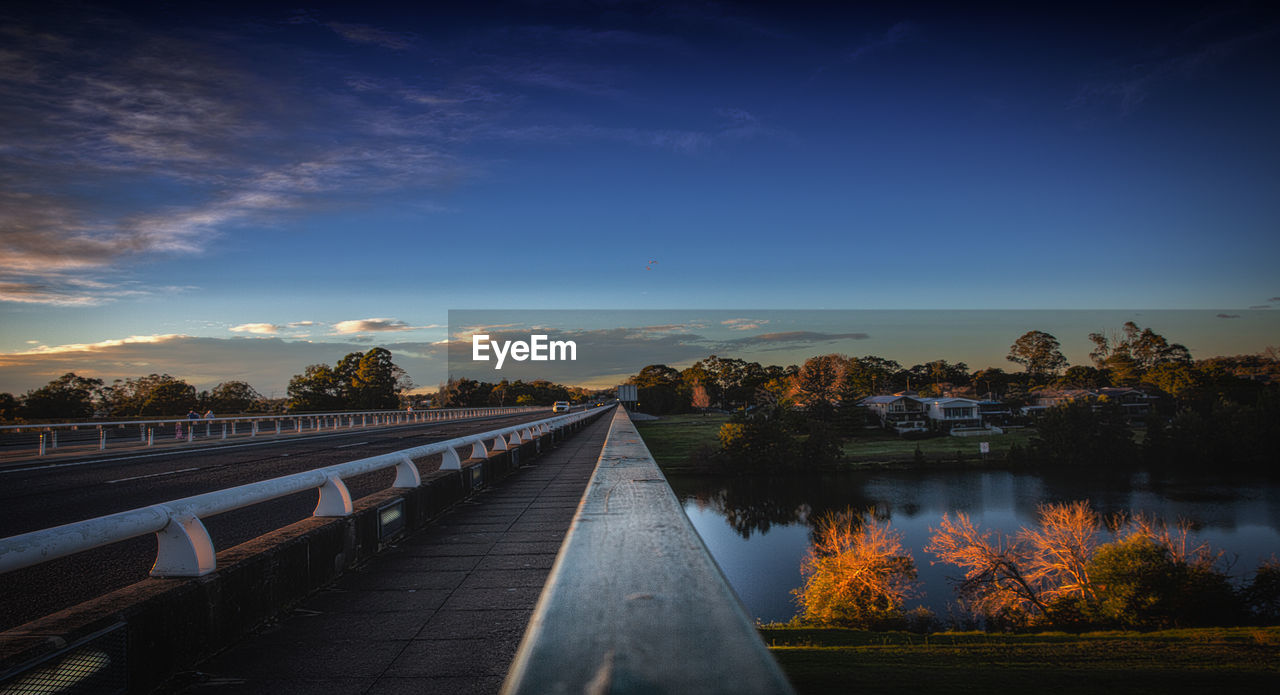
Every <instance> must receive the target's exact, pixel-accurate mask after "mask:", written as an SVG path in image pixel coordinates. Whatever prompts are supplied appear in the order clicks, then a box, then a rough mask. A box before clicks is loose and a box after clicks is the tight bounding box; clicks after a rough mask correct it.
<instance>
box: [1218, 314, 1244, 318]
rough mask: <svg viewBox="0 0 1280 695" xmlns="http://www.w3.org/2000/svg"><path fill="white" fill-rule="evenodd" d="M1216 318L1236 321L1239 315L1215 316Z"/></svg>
mask: <svg viewBox="0 0 1280 695" xmlns="http://www.w3.org/2000/svg"><path fill="white" fill-rule="evenodd" d="M1216 316H1217V317H1218V318H1220V319H1238V318H1240V314H1216Z"/></svg>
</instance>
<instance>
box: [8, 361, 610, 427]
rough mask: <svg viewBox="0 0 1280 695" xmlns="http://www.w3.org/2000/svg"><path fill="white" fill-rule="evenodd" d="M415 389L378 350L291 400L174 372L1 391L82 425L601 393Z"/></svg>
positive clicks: (303, 380)
mask: <svg viewBox="0 0 1280 695" xmlns="http://www.w3.org/2000/svg"><path fill="white" fill-rule="evenodd" d="M411 388H413V382H412V381H411V380H410V379H409V376H408V374H407V373H406V372H405V371H404V369H402V368H400V367H399V366H398V365H397V364H396V363H395V362H394V360H393V358H392V354H391V352H390V351H389V350H387V349H385V348H381V347H375V348H372V349H370V350H368V351H367V352H363V353H361V352H352V353H349V354H347V355H346V356H344V357H343V358H342V359H340V360H338V361H337V362H336V363H334V364H332V365H328V364H312V365H308V366H307V367H306V369H304V370H303V372H302V373H301V374H295V375H293V378H292V379H290V380H289V387H288V396H287V397H286V398H276V399H273V398H267V397H264V396H263V395H262V394H261V393H259V392H258V391H257V390H256V389H254V388H253V386H251V385H249V384H248V383H247V382H244V381H238V380H233V381H224V382H222V383H220V384H218V385H217V386H214V387H213V388H212V389H209V390H207V391H197V390H196V388H195V387H194V386H192V385H191V384H189V383H187V382H186V381H185V380H183V379H179V378H177V377H174V376H171V375H169V374H149V375H147V376H143V377H137V378H133V379H116V380H115V381H114V382H112V383H111V384H106V383H104V382H103V380H102V379H95V378H92V377H82V376H79V375H77V374H75V373H73V372H68V373H67V374H64V375H62V376H60V377H58V378H57V379H54V380H53V381H50V382H49V383H48V384H46V385H44V386H41V387H40V388H37V389H32V390H30V391H28V392H26V393H25V394H23V395H21V396H14V395H13V394H9V393H0V421H7V422H26V421H37V420H75V419H85V418H92V417H102V418H125V417H177V416H181V415H183V414H185V413H188V412H190V411H196V412H198V413H202V414H203V413H205V412H213V413H215V414H218V415H235V414H240V413H273V412H276V413H278V412H283V411H291V412H314V411H336V410H391V409H395V408H400V407H405V406H414V407H426V406H427V405H428V403H429V405H430V407H436V408H464V407H487V406H506V405H545V406H550V405H551V404H552V403H553V402H555V401H574V402H584V401H586V400H588V399H589V398H591V397H592V396H595V395H597V394H598V393H599V392H596V391H591V390H589V389H584V388H579V387H573V386H564V385H562V384H553V383H551V382H549V381H545V380H537V381H531V382H524V381H514V382H508V381H507V380H505V379H504V380H502V381H501V382H499V383H496V384H491V383H486V382H479V381H473V380H470V379H456V380H450V381H448V382H446V383H444V384H442V385H441V386H440V389H439V391H438V392H437V393H435V394H431V395H423V396H409V395H407V394H406V393H405V392H406V391H408V390H409V389H411Z"/></svg>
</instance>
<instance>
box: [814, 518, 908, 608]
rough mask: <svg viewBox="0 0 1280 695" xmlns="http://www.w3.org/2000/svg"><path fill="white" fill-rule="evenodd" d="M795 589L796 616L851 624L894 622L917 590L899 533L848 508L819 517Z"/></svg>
mask: <svg viewBox="0 0 1280 695" xmlns="http://www.w3.org/2000/svg"><path fill="white" fill-rule="evenodd" d="M800 571H801V574H802V575H804V578H805V581H804V585H803V586H801V587H800V588H799V589H796V590H795V591H794V593H795V595H796V600H797V602H798V603H799V604H800V607H801V609H802V612H801V619H802V620H804V621H806V622H811V623H818V624H824V625H840V626H844V627H856V628H872V629H877V628H880V629H882V628H888V627H895V626H897V625H898V624H900V623H901V622H902V621H903V618H904V613H903V604H904V603H905V602H906V600H907V599H908V598H910V597H911V596H913V595H914V594H915V592H916V586H917V583H916V565H915V559H914V558H912V557H911V554H910V552H908V551H907V550H906V549H905V548H904V547H903V545H902V534H901V533H900V532H898V531H895V530H893V529H891V528H890V525H889V522H888V521H884V522H881V521H879V520H877V519H876V518H875V517H874V516H873V515H871V514H869V513H858V512H854V511H853V510H852V509H846V510H845V511H843V512H838V513H833V514H829V515H827V516H825V517H823V518H821V519H820V520H819V521H818V523H817V525H816V527H815V528H814V543H813V546H812V547H811V548H810V550H809V554H808V555H807V556H806V557H805V559H804V562H803V564H802V565H801V568H800Z"/></svg>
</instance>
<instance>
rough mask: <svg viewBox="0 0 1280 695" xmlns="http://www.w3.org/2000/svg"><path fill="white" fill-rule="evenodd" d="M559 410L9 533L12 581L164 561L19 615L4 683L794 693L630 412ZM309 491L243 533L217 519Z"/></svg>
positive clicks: (359, 446)
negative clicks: (53, 569)
mask: <svg viewBox="0 0 1280 695" xmlns="http://www.w3.org/2000/svg"><path fill="white" fill-rule="evenodd" d="M546 415H548V414H547V413H545V412H543V413H538V414H521V415H519V416H517V417H516V420H518V421H516V422H507V421H505V420H502V419H494V420H489V421H479V422H471V423H470V425H469V426H467V425H465V421H459V422H454V423H452V427H454V428H462V429H452V430H450V431H448V432H446V433H438V434H436V435H435V436H430V437H424V439H425V440H429V441H425V443H423V440H411V439H410V438H409V437H407V436H406V437H405V439H406V440H409V441H408V442H396V441H395V440H389V441H380V442H376V443H368V442H361V443H356V442H345V443H342V444H338V443H336V442H337V441H345V440H334V441H331V442H329V444H330V445H332V446H331V447H330V448H329V449H328V451H330V452H332V451H333V450H336V448H337V447H347V445H348V444H351V445H352V446H349V447H348V448H344V449H340V450H341V451H344V452H348V453H349V452H352V451H358V452H360V453H372V455H369V456H365V457H364V458H359V459H355V460H346V461H342V462H335V461H333V460H332V459H331V458H330V459H325V458H324V457H321V459H322V460H323V461H324V465H322V466H320V467H312V466H307V467H305V468H306V469H305V470H299V471H294V472H289V473H287V474H286V475H283V476H278V477H274V478H266V479H260V480H255V481H254V482H250V483H246V484H242V485H237V486H234V487H231V488H222V489H214V490H209V491H203V492H198V493H197V494H194V495H188V496H185V497H181V498H178V499H173V498H166V499H164V500H162V501H154V502H150V503H148V504H147V505H146V506H140V507H135V508H131V509H126V510H124V511H117V512H114V513H111V514H106V515H103V516H98V517H95V518H93V519H86V520H82V521H74V522H71V523H68V524H65V525H63V526H61V527H56V528H52V529H35V530H30V531H25V532H23V533H19V534H17V535H13V536H10V537H7V538H4V539H3V540H0V572H4V574H0V582H4V581H7V580H9V578H11V577H23V576H24V575H27V573H30V572H33V571H42V568H45V567H48V566H51V565H56V564H57V563H65V562H73V561H77V559H78V558H80V557H82V556H87V555H93V554H97V560H95V562H96V563H99V564H98V565H97V566H114V565H116V564H119V562H120V560H119V558H113V556H112V555H110V554H111V553H116V552H119V548H122V547H124V546H125V545H127V544H128V543H134V544H135V545H137V546H139V547H140V548H142V549H143V552H146V551H148V550H149V551H150V552H154V553H155V557H154V561H153V562H152V563H151V564H152V570H151V572H150V576H148V577H146V578H143V579H141V580H139V581H133V582H131V583H127V584H126V585H124V586H120V587H118V588H112V589H110V590H108V591H107V592H106V593H105V595H102V596H97V597H94V598H89V599H87V600H83V601H78V602H77V603H75V605H69V606H65V607H60V609H59V610H55V611H54V612H52V613H50V614H47V615H45V614H43V613H44V611H41V612H40V613H41V614H40V615H39V616H37V617H34V619H31V620H27V621H25V622H23V623H22V624H19V625H13V626H8V625H5V627H10V629H8V630H7V631H6V632H4V633H2V634H0V692H6V693H7V692H23V693H28V692H30V693H37V692H102V693H114V692H154V691H157V690H158V691H160V692H182V693H204V692H225V693H232V692H236V693H240V692H281V691H283V692H333V693H341V692H353V693H366V692H400V691H413V692H460V693H461V692H499V691H500V690H501V691H503V692H508V693H548V692H601V693H603V692H645V693H649V692H657V693H662V692H672V693H676V692H690V691H695V690H696V691H701V692H733V693H752V692H760V693H786V692H790V687H789V686H788V684H787V682H786V679H785V678H784V677H783V676H782V674H781V672H780V670H779V669H778V667H777V665H776V663H774V661H773V659H772V657H771V656H770V655H769V653H768V650H767V649H766V647H765V646H764V644H763V643H762V642H761V641H760V638H759V637H758V636H757V634H756V632H755V629H754V626H753V624H752V622H751V620H750V618H749V617H748V616H747V614H746V613H745V611H744V610H743V608H742V607H741V604H740V603H739V602H738V600H737V598H736V596H735V595H734V594H733V592H732V590H731V589H730V588H729V586H728V584H727V583H726V582H725V580H724V578H723V576H722V575H721V573H720V571H719V569H718V568H717V566H716V565H715V563H714V561H713V560H712V559H711V557H710V556H709V554H708V553H707V551H706V549H705V547H704V546H703V544H702V542H701V540H700V539H699V538H698V537H697V535H696V533H695V532H694V531H693V529H692V527H691V526H690V525H689V523H688V520H687V519H686V518H685V517H684V514H683V512H682V511H681V509H680V507H679V504H678V501H677V500H676V499H675V496H674V494H673V493H672V492H671V490H670V488H669V487H668V486H667V484H666V481H665V478H663V476H662V474H661V472H660V471H659V470H658V468H657V466H656V465H655V464H654V462H653V460H652V458H651V457H650V456H649V454H648V451H647V449H646V448H645V447H644V443H643V442H642V441H641V440H640V438H639V436H638V435H637V434H636V431H635V428H634V427H633V426H632V425H631V422H630V419H629V417H628V416H627V413H626V411H625V410H623V409H621V408H597V409H589V410H585V411H578V412H573V413H570V414H568V415H558V416H554V417H546ZM506 417H511V416H510V415H507V416H506ZM421 424H422V423H419V425H418V426H420V425H421ZM440 426H441V425H439V424H434V425H431V427H433V428H434V427H440ZM464 430H465V431H464ZM405 432H406V433H407V432H408V429H406V430H405ZM363 434H365V435H366V436H363V437H361V439H362V440H368V439H371V438H374V437H373V435H371V434H369V433H363ZM446 435H447V436H448V438H442V437H443V436H446ZM298 441H299V442H300V441H302V440H298ZM398 443H399V444H403V443H412V444H414V445H413V446H408V447H404V446H397V444H398ZM298 445H299V444H296V443H295V444H294V446H298ZM259 453H260V452H259ZM46 455H47V451H46ZM226 455H227V452H224V453H223V456H226ZM200 456H205V457H214V459H211V460H216V458H217V455H216V454H213V453H208V452H205V453H202V454H200ZM287 458H295V459H297V458H306V457H304V456H289V457H287ZM287 458H286V457H284V456H280V455H274V456H262V455H258V456H257V457H256V460H257V461H259V462H260V461H263V460H266V461H274V463H273V465H278V464H279V462H280V460H281V459H285V460H287ZM170 465H171V466H172V465H173V464H170ZM183 465H185V464H183ZM28 467H30V466H28ZM3 470H4V469H0V473H2V472H3ZM76 470H85V471H87V470H94V471H98V470H107V471H109V470H111V467H110V466H98V465H94V464H85V465H83V466H80V467H78V469H76ZM262 470H269V468H268V469H262ZM28 473H31V471H28ZM109 475H116V474H115V473H111V474H109ZM144 475H151V474H144ZM0 477H2V476H0ZM126 477H132V476H126ZM173 478H174V476H168V475H159V476H156V477H154V478H146V477H144V478H138V480H146V481H155V480H166V481H168V480H172V479H173ZM114 479H117V480H118V478H114ZM166 489H169V488H161V489H160V492H157V491H155V490H152V491H150V492H149V493H147V495H143V496H142V497H140V498H138V499H143V498H145V497H147V496H148V495H149V496H151V497H154V496H155V495H156V494H162V492H163V490H166ZM316 491H319V492H318V494H317V492H316ZM299 504H303V505H305V506H308V507H311V506H314V509H312V510H311V511H310V514H309V515H307V516H306V517H305V518H303V519H301V520H297V521H292V522H289V523H286V524H285V525H283V527H278V528H275V530H271V531H269V532H266V533H265V534H261V533H260V534H257V535H255V536H254V537H251V538H247V539H245V538H241V536H243V535H244V534H245V533H246V532H247V531H246V530H245V529H247V528H251V527H252V524H247V523H246V519H245V518H241V519H240V521H238V522H237V523H235V524H231V525H230V526H234V527H235V530H233V531H229V530H228V525H227V524H222V521H223V519H225V518H229V517H235V516H236V515H241V517H244V515H246V514H248V515H250V516H251V517H253V518H254V519H257V520H258V521H259V522H261V519H262V518H265V517H266V516H267V515H264V514H263V513H261V510H262V509H264V508H272V509H275V508H277V507H281V506H292V507H294V508H295V511H296V507H297V506H298V505H299ZM255 510H257V511H255ZM305 513H306V512H304V514H305ZM273 518H276V519H278V518H287V517H278V516H277V517H273ZM270 523H274V522H270ZM219 524H222V525H221V526H220V525H219ZM5 528H6V527H5V526H0V529H5ZM150 537H155V538H156V539H157V540H156V542H155V543H150V542H148V541H149V538H150ZM128 539H132V540H128ZM120 541H124V542H123V543H121V542H120ZM132 552H134V553H135V554H136V553H137V552H138V550H137V549H136V548H135V549H134V550H133V551H132ZM60 556H65V557H63V558H62V559H60V560H51V559H52V558H55V557H60ZM134 561H136V557H135V558H134V560H130V562H134ZM147 562H148V560H146V559H144V560H142V564H143V565H145V564H146V563H147ZM78 569H79V570H81V571H77V569H76V568H72V571H71V572H70V574H71V575H75V576H82V575H92V574H95V573H94V572H92V571H83V570H85V569H86V568H84V567H83V566H81V567H79V568H78ZM142 571H143V572H145V567H144V568H143V570H142ZM67 572H68V570H67V568H66V567H64V568H63V570H62V573H61V574H59V573H55V574H53V575H48V576H44V577H43V579H44V581H45V583H37V580H32V579H31V578H30V575H28V579H27V580H25V581H22V582H20V586H22V587H27V588H26V589H25V590H26V591H28V592H30V591H31V587H33V586H35V587H44V588H43V589H41V590H40V591H42V592H43V593H52V594H57V593H59V592H58V590H57V589H56V588H54V587H55V585H54V584H51V583H49V582H52V581H55V580H58V579H59V578H64V577H66V576H68V574H67ZM5 588H6V587H5V586H3V585H0V596H7V595H8V592H5V591H3V590H4V589H5ZM0 609H3V612H4V613H9V612H12V607H11V606H10V605H6V604H4V603H0Z"/></svg>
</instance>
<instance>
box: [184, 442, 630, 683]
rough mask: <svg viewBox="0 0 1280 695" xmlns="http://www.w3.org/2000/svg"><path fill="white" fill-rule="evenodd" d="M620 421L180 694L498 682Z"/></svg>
mask: <svg viewBox="0 0 1280 695" xmlns="http://www.w3.org/2000/svg"><path fill="white" fill-rule="evenodd" d="M608 430H609V418H600V419H599V420H596V421H595V422H593V423H592V424H590V425H589V426H587V427H586V428H585V429H584V430H583V431H582V432H579V433H578V434H577V435H575V436H574V437H572V438H570V439H568V440H567V441H565V442H563V443H562V444H561V445H560V447H559V448H557V449H555V450H553V451H550V452H546V453H544V454H543V455H542V456H540V457H538V458H537V459H535V460H534V461H533V462H532V465H528V466H526V467H524V468H522V469H521V470H519V471H518V472H517V473H516V474H514V475H512V476H511V477H509V478H508V479H506V480H505V481H503V482H502V483H500V484H498V485H497V486H495V487H494V488H493V489H491V490H489V491H487V492H484V493H482V494H481V495H479V496H477V497H476V498H474V499H473V500H472V501H470V502H467V503H464V504H461V505H459V506H457V507H455V508H454V509H452V510H450V511H449V512H448V513H446V514H445V515H444V516H442V517H441V518H440V519H439V520H438V521H437V522H436V523H433V524H432V525H431V526H430V527H429V528H427V529H426V530H424V531H422V532H421V533H419V534H417V535H415V536H413V537H411V538H408V539H406V540H404V541H403V542H402V543H400V544H399V547H398V548H395V549H392V550H389V551H388V552H386V553H384V554H383V555H380V556H379V557H378V558H377V559H375V560H374V561H372V562H370V563H369V564H368V565H367V566H365V567H363V568H361V570H360V571H356V572H352V573H349V574H347V575H346V576H344V577H343V578H342V579H341V580H339V581H338V582H337V584H336V585H334V586H333V587H332V588H330V589H328V590H325V591H322V592H320V593H319V594H317V595H315V596H313V597H311V598H310V599H308V600H306V601H304V602H303V603H302V604H301V605H300V606H299V607H298V608H297V609H296V610H295V611H294V613H293V615H292V616H290V617H289V618H288V619H286V620H283V621H281V622H280V623H278V624H276V625H274V626H271V627H269V628H267V629H264V630H262V631H261V632H260V633H259V634H257V635H254V636H251V637H249V638H247V639H245V640H243V641H242V642H240V643H239V644H237V645H236V646H233V647H232V648H230V649H228V650H227V651H225V652H223V653H222V654H221V655H219V656H217V657H215V658H213V659H211V660H210V661H208V662H206V663H205V664H202V665H201V666H200V667H199V668H200V673H199V674H196V676H195V678H194V679H193V680H192V681H189V682H187V683H185V684H181V687H179V689H177V690H176V692H181V693H186V694H193V695H194V694H198V693H266V692H270V693H273V694H274V695H285V694H287V693H317V692H324V693H331V694H333V695H341V694H343V693H371V694H372V693H399V692H413V693H425V692H430V693H496V692H497V691H498V690H499V689H500V687H501V685H502V681H503V678H504V676H505V675H506V673H507V669H508V667H509V666H510V664H511V661H512V659H513V658H514V656H515V653H516V649H517V647H518V646H519V643H520V638H521V636H522V635H523V633H524V630H525V626H526V624H527V623H528V620H529V617H530V616H531V615H532V613H533V609H534V606H535V604H536V603H537V601H538V596H539V594H540V592H541V591H542V586H543V584H544V583H545V581H546V579H547V576H548V574H549V572H550V570H551V566H552V563H553V562H554V560H555V557H556V553H557V552H558V551H559V549H560V544H561V542H562V540H563V539H564V535H565V533H566V532H567V530H568V528H569V525H570V522H571V521H572V520H573V516H574V512H575V510H576V509H577V507H578V503H579V501H580V499H581V497H582V493H583V490H584V489H585V488H586V485H587V482H588V480H590V478H591V474H592V471H593V470H594V469H595V465H596V461H597V459H598V457H599V455H600V450H601V447H602V446H603V444H604V439H605V435H606V434H607V433H608Z"/></svg>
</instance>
